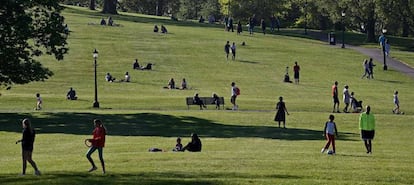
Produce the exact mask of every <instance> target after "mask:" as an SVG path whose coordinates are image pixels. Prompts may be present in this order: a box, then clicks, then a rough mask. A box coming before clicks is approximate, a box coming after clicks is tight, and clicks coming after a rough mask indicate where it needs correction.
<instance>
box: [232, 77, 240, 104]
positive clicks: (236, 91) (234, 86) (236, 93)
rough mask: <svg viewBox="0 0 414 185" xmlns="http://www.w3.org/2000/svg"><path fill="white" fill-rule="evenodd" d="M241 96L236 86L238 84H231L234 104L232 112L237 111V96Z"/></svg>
mask: <svg viewBox="0 0 414 185" xmlns="http://www.w3.org/2000/svg"><path fill="white" fill-rule="evenodd" d="M238 95H240V89H239V88H238V87H237V86H236V83H234V82H231V98H230V102H231V104H233V108H232V110H237V109H238V108H239V106H238V105H237V104H236V99H237V96H238Z"/></svg>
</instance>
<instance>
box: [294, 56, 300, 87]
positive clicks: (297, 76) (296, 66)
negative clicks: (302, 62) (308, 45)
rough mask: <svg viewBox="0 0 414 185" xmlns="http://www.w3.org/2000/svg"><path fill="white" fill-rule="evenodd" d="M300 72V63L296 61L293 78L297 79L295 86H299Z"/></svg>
mask: <svg viewBox="0 0 414 185" xmlns="http://www.w3.org/2000/svg"><path fill="white" fill-rule="evenodd" d="M299 71H300V67H299V65H298V62H297V61H295V65H294V66H293V74H294V75H293V76H294V78H295V84H299Z"/></svg>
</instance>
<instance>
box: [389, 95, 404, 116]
mask: <svg viewBox="0 0 414 185" xmlns="http://www.w3.org/2000/svg"><path fill="white" fill-rule="evenodd" d="M393 102H394V106H395V107H394V109H392V113H394V114H400V113H401V114H404V113H403V112H400V99H398V91H395V92H394V101H393Z"/></svg>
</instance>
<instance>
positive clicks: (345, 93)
mask: <svg viewBox="0 0 414 185" xmlns="http://www.w3.org/2000/svg"><path fill="white" fill-rule="evenodd" d="M348 89H349V86H348V85H345V87H344V91H343V94H342V98H343V100H344V104H345V107H344V110H343V111H344V112H345V113H348V112H349V111H348V106H349V103H351V95H350V94H349V90H348Z"/></svg>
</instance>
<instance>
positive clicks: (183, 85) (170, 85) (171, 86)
mask: <svg viewBox="0 0 414 185" xmlns="http://www.w3.org/2000/svg"><path fill="white" fill-rule="evenodd" d="M164 89H181V90H186V89H188V84H187V80H186V79H185V78H183V79H182V80H181V87H177V86H176V85H175V80H174V78H171V79H170V80H169V81H168V84H167V86H165V87H164Z"/></svg>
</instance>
